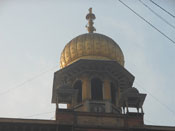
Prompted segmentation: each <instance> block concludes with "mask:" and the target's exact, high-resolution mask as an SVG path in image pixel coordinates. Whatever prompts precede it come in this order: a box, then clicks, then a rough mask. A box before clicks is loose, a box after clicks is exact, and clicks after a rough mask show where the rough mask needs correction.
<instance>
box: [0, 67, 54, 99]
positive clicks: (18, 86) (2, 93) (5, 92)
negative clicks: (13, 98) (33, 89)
mask: <svg viewBox="0 0 175 131" xmlns="http://www.w3.org/2000/svg"><path fill="white" fill-rule="evenodd" d="M56 67H57V66H54V67H52V68H51V69H49V70H46V71H44V72H41V73H40V74H38V75H36V76H34V77H32V78H30V79H28V80H26V81H24V82H22V83H21V84H19V85H17V86H15V87H13V88H10V89H8V90H7V91H4V92H1V93H0V96H1V95H4V94H7V93H9V92H10V91H12V90H15V89H17V88H20V87H22V86H23V85H25V84H26V83H28V82H30V81H33V80H34V79H36V78H38V77H40V76H41V75H43V74H45V73H47V72H49V71H51V70H53V69H55V68H56Z"/></svg>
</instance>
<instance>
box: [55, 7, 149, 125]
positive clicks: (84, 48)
mask: <svg viewBox="0 0 175 131" xmlns="http://www.w3.org/2000/svg"><path fill="white" fill-rule="evenodd" d="M86 19H87V20H88V25H87V26H86V27H87V30H88V33H86V34H82V35H79V36H77V37H75V38H74V39H72V40H71V41H70V42H69V43H68V44H67V45H66V46H65V48H64V49H63V51H62V53H61V58H60V67H61V69H60V70H59V71H57V72H55V74H54V83H53V96H52V103H56V105H57V110H56V120H57V122H58V123H71V124H73V125H74V124H75V123H76V125H78V126H98V127H101V128H102V127H109V128H117V127H124V126H141V125H143V124H144V123H143V109H142V105H143V102H144V100H145V97H146V94H141V93H139V91H138V90H137V89H136V88H134V87H132V86H133V82H134V76H133V75H132V74H131V73H130V72H128V71H127V70H126V69H125V67H124V62H125V61H124V55H123V52H122V50H121V49H120V47H119V45H118V44H117V43H116V42H115V41H114V40H112V39H111V38H110V37H108V36H106V35H102V34H99V33H94V31H95V28H94V27H93V20H94V19H95V15H94V14H93V13H92V8H90V9H89V14H87V16H86ZM59 103H66V104H67V109H66V110H61V109H59V108H58V104H59ZM129 108H136V109H137V111H136V112H132V113H131V112H129ZM63 118H64V119H63Z"/></svg>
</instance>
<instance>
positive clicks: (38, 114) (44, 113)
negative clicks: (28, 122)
mask: <svg viewBox="0 0 175 131" xmlns="http://www.w3.org/2000/svg"><path fill="white" fill-rule="evenodd" d="M53 112H55V111H49V112H43V113H37V114H33V115H30V116H24V117H25V118H26V117H34V116H40V115H46V114H50V113H53Z"/></svg>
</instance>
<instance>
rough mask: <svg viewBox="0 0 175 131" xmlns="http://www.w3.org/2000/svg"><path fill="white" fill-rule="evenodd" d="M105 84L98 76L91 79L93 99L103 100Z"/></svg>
mask: <svg viewBox="0 0 175 131" xmlns="http://www.w3.org/2000/svg"><path fill="white" fill-rule="evenodd" d="M102 86H103V84H102V81H101V80H100V79H98V78H93V79H92V80H91V98H92V100H103V88H102Z"/></svg>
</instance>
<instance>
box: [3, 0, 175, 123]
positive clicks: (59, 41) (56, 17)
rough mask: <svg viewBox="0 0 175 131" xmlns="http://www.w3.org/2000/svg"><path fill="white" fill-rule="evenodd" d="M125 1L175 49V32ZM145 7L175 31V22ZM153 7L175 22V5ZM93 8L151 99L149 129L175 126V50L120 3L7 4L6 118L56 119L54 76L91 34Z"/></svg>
mask: <svg viewBox="0 0 175 131" xmlns="http://www.w3.org/2000/svg"><path fill="white" fill-rule="evenodd" d="M123 1H124V2H125V3H126V4H127V5H129V6H130V7H132V8H133V9H134V10H135V11H136V12H138V13H139V14H141V15H142V16H143V17H144V18H145V19H147V20H148V21H150V22H151V23H152V24H153V25H155V26H156V27H157V28H158V29H160V30H161V31H162V32H164V33H165V34H166V35H168V36H169V37H170V38H172V39H173V40H174V41H175V35H174V34H175V29H173V28H172V27H170V26H169V25H167V24H166V23H165V22H164V21H162V20H161V19H159V18H158V17H157V16H155V15H154V14H152V12H150V11H149V10H148V9H147V8H145V7H144V6H143V5H142V4H141V3H140V2H139V1H138V0H132V1H131V0H123ZM143 1H144V2H145V3H146V4H148V5H149V6H150V7H151V8H152V9H153V10H154V11H156V12H157V13H158V14H159V15H161V16H162V17H164V18H165V19H166V20H167V21H168V22H170V23H171V24H172V25H174V26H175V18H173V17H171V16H169V15H168V14H167V13H166V12H164V11H162V10H161V9H160V8H158V7H157V6H155V5H154V4H152V3H151V2H150V1H149V0H143ZM153 1H155V2H156V3H158V4H159V5H161V6H162V7H164V8H165V9H166V10H168V11H169V12H171V13H172V14H174V15H175V0H166V1H165V0H153ZM89 7H93V12H94V13H95V15H96V18H97V19H96V20H95V27H96V29H97V33H101V34H105V35H107V36H109V37H111V38H112V39H113V40H115V41H116V42H117V43H118V44H119V46H120V47H121V49H122V51H123V53H124V56H125V68H126V69H127V70H128V71H129V72H131V73H132V74H133V75H134V76H135V83H134V86H135V87H136V88H137V89H138V90H139V91H140V92H141V93H147V97H146V100H145V104H144V112H145V123H146V124H156V125H172V126H175V124H174V123H175V98H174V94H175V84H174V81H175V44H173V43H172V42H171V41H169V40H168V39H167V38H165V37H164V36H162V35H161V34H160V33H159V32H157V31H156V30H154V29H153V28H152V27H150V26H149V25H148V24H147V23H145V22H144V21H143V20H141V19H140V18H138V17H137V16H136V15H135V14H133V13H132V12H131V11H130V10H128V9H127V8H126V7H125V6H123V5H122V4H121V3H120V2H119V1H117V0H110V1H106V0H88V1H87V0H74V1H70V0H37V1H36V0H0V60H1V61H0V105H1V108H0V117H14V118H32V119H33V118H34V119H35V118H37V119H53V117H54V111H55V105H53V104H51V95H52V84H53V73H54V72H55V71H57V70H59V58H60V54H61V51H62V49H63V48H64V46H65V45H66V43H68V42H69V41H70V40H71V39H73V38H74V37H76V36H78V35H80V34H83V33H86V32H87V31H86V29H85V25H86V24H87V21H86V20H85V16H86V14H87V13H88V9H89ZM145 89H146V90H145ZM156 99H158V101H157V100H156ZM160 103H161V104H160ZM162 103H163V104H164V105H163V104H162ZM165 105H166V107H165ZM47 112H48V113H47ZM42 113H43V114H42Z"/></svg>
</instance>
